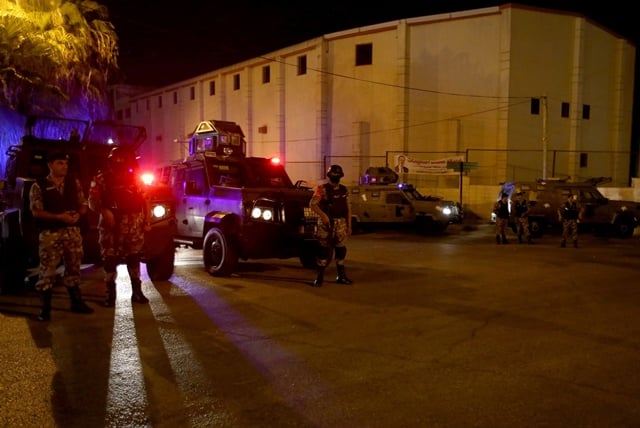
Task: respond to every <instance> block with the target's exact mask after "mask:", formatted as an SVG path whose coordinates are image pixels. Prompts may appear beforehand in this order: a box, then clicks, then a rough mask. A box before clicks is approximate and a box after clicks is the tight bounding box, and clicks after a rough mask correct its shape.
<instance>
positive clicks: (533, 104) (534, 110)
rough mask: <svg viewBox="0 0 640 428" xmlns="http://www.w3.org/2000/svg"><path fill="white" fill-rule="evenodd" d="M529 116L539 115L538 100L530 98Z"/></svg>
mask: <svg viewBox="0 0 640 428" xmlns="http://www.w3.org/2000/svg"><path fill="white" fill-rule="evenodd" d="M531 114H540V98H531Z"/></svg>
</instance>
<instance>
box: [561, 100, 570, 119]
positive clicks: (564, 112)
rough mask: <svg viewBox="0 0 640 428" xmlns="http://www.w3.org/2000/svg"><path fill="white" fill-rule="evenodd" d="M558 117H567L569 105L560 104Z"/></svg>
mask: <svg viewBox="0 0 640 428" xmlns="http://www.w3.org/2000/svg"><path fill="white" fill-rule="evenodd" d="M560 116H562V117H569V103H562V106H561V107H560Z"/></svg>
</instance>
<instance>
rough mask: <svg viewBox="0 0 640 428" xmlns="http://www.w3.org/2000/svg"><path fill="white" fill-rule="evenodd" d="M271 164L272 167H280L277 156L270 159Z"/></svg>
mask: <svg viewBox="0 0 640 428" xmlns="http://www.w3.org/2000/svg"><path fill="white" fill-rule="evenodd" d="M271 164H273V165H280V158H279V157H277V156H274V157H272V158H271Z"/></svg>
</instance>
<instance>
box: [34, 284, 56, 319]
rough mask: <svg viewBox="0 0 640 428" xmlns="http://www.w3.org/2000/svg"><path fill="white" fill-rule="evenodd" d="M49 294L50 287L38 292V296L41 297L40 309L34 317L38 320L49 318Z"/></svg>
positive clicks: (50, 292)
mask: <svg viewBox="0 0 640 428" xmlns="http://www.w3.org/2000/svg"><path fill="white" fill-rule="evenodd" d="M51 294H52V291H51V289H48V290H44V291H41V292H40V297H41V298H42V309H40V313H39V314H38V316H37V317H36V319H37V320H38V321H49V320H51Z"/></svg>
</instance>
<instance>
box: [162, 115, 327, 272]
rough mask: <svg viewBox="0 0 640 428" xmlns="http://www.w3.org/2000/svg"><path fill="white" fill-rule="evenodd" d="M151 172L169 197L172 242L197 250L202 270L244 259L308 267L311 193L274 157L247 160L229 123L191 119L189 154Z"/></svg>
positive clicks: (226, 268) (312, 247)
mask: <svg viewBox="0 0 640 428" xmlns="http://www.w3.org/2000/svg"><path fill="white" fill-rule="evenodd" d="M159 172H160V174H159V175H160V176H161V177H163V179H164V180H165V182H166V183H168V184H169V185H170V186H171V187H172V189H173V192H174V197H175V200H176V216H177V218H178V231H177V235H176V244H178V245H183V246H188V247H192V248H196V249H199V248H201V249H202V250H203V251H202V257H203V262H204V266H205V269H206V270H207V272H209V274H211V275H213V276H228V275H230V274H231V273H233V272H234V270H236V268H237V262H238V261H239V260H248V259H265V258H282V259H284V258H291V257H298V258H299V259H300V261H301V262H302V264H303V265H304V266H306V267H311V266H314V265H315V254H316V245H317V242H316V240H315V238H314V234H315V228H316V224H317V216H316V215H315V213H313V212H312V211H311V210H310V209H309V201H310V200H311V196H312V194H313V192H312V191H311V190H309V189H308V188H305V187H303V186H296V185H294V184H293V183H292V182H291V179H290V178H289V176H288V174H287V173H286V171H285V169H284V168H283V166H282V165H281V164H279V163H278V162H277V161H276V159H268V158H260V157H247V156H246V141H245V140H244V134H243V132H242V129H241V128H240V126H238V125H237V124H236V123H235V122H230V121H221V120H207V121H203V122H201V123H199V124H198V126H197V127H196V129H195V131H194V133H193V135H192V137H191V139H190V141H189V156H188V157H187V158H186V159H183V160H180V161H177V162H173V163H172V164H171V165H169V166H166V167H163V168H161V169H160V171H159Z"/></svg>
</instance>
